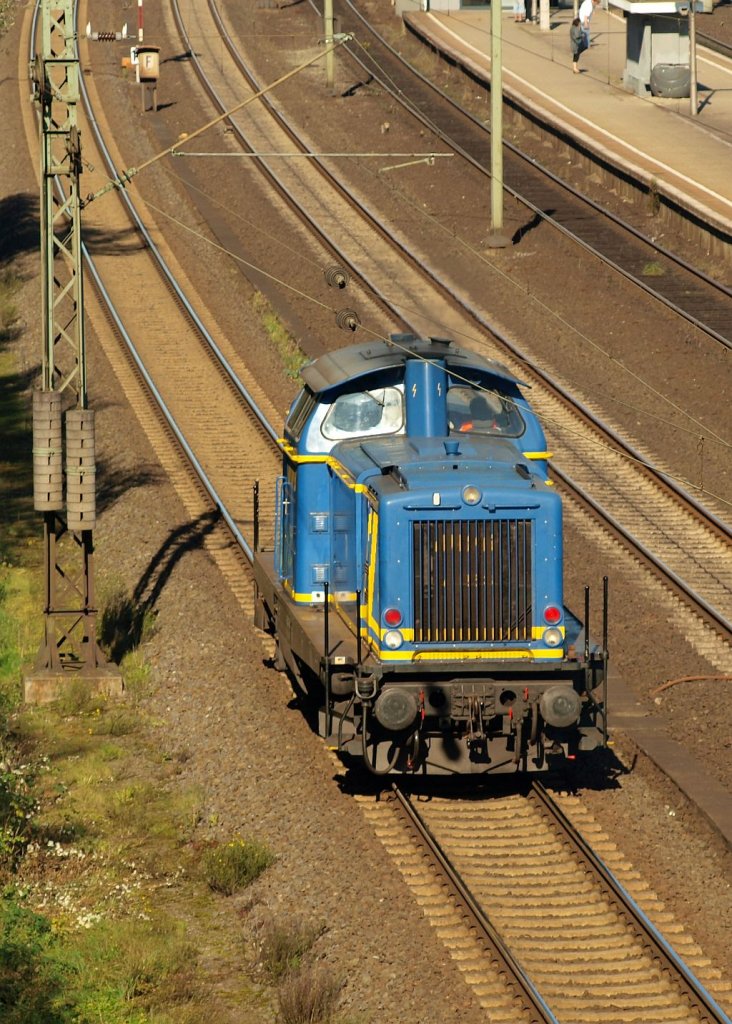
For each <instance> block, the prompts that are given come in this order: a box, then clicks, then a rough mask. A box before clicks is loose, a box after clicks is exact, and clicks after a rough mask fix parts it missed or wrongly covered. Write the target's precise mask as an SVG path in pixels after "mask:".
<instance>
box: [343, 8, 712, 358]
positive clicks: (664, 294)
mask: <svg viewBox="0 0 732 1024" xmlns="http://www.w3.org/2000/svg"><path fill="white" fill-rule="evenodd" d="M334 10H335V12H336V15H337V17H338V18H339V24H340V29H341V31H343V32H353V33H356V35H357V37H358V43H359V45H358V46H355V45H349V47H348V49H349V53H350V55H351V56H352V57H353V59H354V60H356V61H357V62H358V63H359V65H360V66H361V67H362V68H363V69H364V72H365V73H366V74H368V75H373V77H374V78H375V79H376V80H377V81H378V82H379V84H380V85H381V87H382V88H384V89H385V90H387V91H388V92H389V94H390V95H391V96H392V97H393V99H394V100H395V101H398V102H400V103H402V104H403V105H404V106H405V107H406V109H407V110H409V111H410V112H411V113H412V114H414V115H415V116H417V117H419V118H420V120H421V121H422V122H423V124H424V125H425V126H426V127H428V128H429V129H430V130H431V131H433V132H435V134H436V135H438V136H439V138H440V139H441V140H442V141H443V142H445V143H446V144H447V145H449V146H450V147H451V148H452V149H453V150H454V151H455V152H456V153H459V154H460V155H461V156H462V157H463V158H465V159H466V160H469V161H470V162H471V164H473V166H475V167H476V168H478V169H479V170H480V171H481V172H483V173H484V174H485V175H486V176H487V177H489V176H490V169H489V168H490V145H491V143H490V126H486V125H485V124H484V123H482V122H480V121H478V120H477V118H475V117H474V116H473V115H472V114H470V113H469V112H468V111H467V110H465V109H464V108H463V107H461V106H460V105H459V104H458V103H456V102H455V101H454V100H453V99H451V98H450V97H448V96H447V95H446V94H445V93H444V92H442V91H441V90H440V89H439V88H438V87H437V86H436V85H435V84H434V83H432V82H430V81H429V79H427V78H426V77H425V76H424V75H422V74H420V73H419V72H418V71H417V70H416V69H414V68H413V67H411V65H409V64H408V63H406V62H405V61H404V59H403V58H402V57H401V56H400V55H399V54H397V53H396V51H395V50H394V49H393V48H392V47H391V46H390V45H389V44H388V43H387V41H386V40H385V39H384V38H383V36H382V35H380V33H379V32H378V31H377V30H376V29H375V28H374V27H373V26H372V25H371V24H370V23H369V21H368V20H367V18H366V17H365V16H364V15H363V14H362V13H361V12H360V11H359V10H358V6H357V4H354V3H352V2H351V0H335V6H334ZM503 148H504V168H503V174H504V184H505V188H506V190H507V191H508V192H509V193H510V194H511V195H512V196H514V197H515V198H517V199H519V200H521V201H522V202H524V203H525V204H526V205H527V207H528V208H529V209H530V210H531V211H533V212H534V213H535V214H537V215H539V216H541V217H542V219H544V220H546V221H548V222H550V223H552V224H554V225H555V226H556V227H557V228H558V229H559V230H561V231H562V232H564V233H565V234H566V235H568V236H569V237H570V238H572V239H574V240H575V241H576V242H577V243H578V244H579V245H581V246H582V247H583V248H585V249H586V250H587V251H588V252H591V253H593V254H594V255H595V256H596V257H597V258H598V259H600V260H601V261H602V262H603V263H605V264H607V265H608V266H610V267H612V268H613V269H614V270H616V271H617V272H618V273H620V274H622V275H623V276H624V277H625V278H626V279H627V280H628V281H631V282H632V283H633V284H635V285H636V286H637V287H638V288H639V289H641V290H642V291H644V292H646V293H647V294H649V295H652V296H654V297H655V298H657V299H658V300H659V301H661V302H663V303H664V304H665V305H667V306H668V307H669V308H670V309H671V310H673V311H674V312H676V313H677V314H678V315H679V316H682V317H684V318H685V319H687V320H688V321H689V322H690V323H693V324H694V325H695V326H696V327H698V328H699V329H700V330H702V331H704V332H705V333H706V334H707V335H708V336H709V337H710V338H713V339H714V340H715V341H717V342H718V343H719V344H722V345H724V346H725V347H726V348H731V347H732V317H730V309H731V308H732V302H731V300H732V289H731V288H728V287H727V286H726V285H723V284H722V283H720V282H718V281H715V280H714V279H713V278H711V277H710V276H709V275H707V274H705V273H704V272H703V271H701V270H700V269H698V268H697V267H694V266H693V265H692V264H691V263H689V262H688V261H687V260H685V259H683V258H682V257H681V256H680V255H679V254H678V253H674V252H672V251H671V250H670V249H666V248H664V247H663V246H661V245H659V244H658V243H657V242H654V241H651V239H649V238H648V237H647V236H645V235H643V234H642V232H640V231H639V230H638V229H637V228H635V227H633V226H632V225H631V224H630V223H628V222H627V221H624V220H622V219H621V218H620V217H618V216H616V215H615V214H611V213H610V212H609V211H608V210H606V209H604V208H603V207H601V206H600V205H599V204H597V203H595V202H594V201H593V200H591V199H590V198H588V197H587V196H585V195H583V194H582V193H581V192H580V191H579V190H577V189H575V188H572V187H571V186H570V185H568V184H567V183H566V182H564V181H562V180H561V179H560V178H558V177H557V176H556V175H555V174H553V173H552V172H551V171H549V170H548V169H546V168H544V167H541V165H540V164H538V163H537V161H536V160H535V159H533V158H532V157H530V156H528V155H527V154H525V153H524V152H522V150H521V149H520V148H519V147H518V146H516V145H515V144H514V143H512V142H510V141H508V140H504V146H503ZM649 266H652V267H653V268H654V275H655V276H654V277H653V278H652V279H651V278H649V277H648V267H649Z"/></svg>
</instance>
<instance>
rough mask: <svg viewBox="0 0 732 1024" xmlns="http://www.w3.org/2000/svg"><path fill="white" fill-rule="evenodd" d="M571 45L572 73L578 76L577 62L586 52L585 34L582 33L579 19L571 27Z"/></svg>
mask: <svg viewBox="0 0 732 1024" xmlns="http://www.w3.org/2000/svg"><path fill="white" fill-rule="evenodd" d="M569 45H570V46H571V47H572V71H574V73H575V75H578V74H579V68H578V67H577V62H578V60H579V59H580V54H581V53H584V51H585V34H584V32H583V31H582V25H581V24H580V20H579V18H575V19H574V21H573V22H572V24H571V25H570V26H569Z"/></svg>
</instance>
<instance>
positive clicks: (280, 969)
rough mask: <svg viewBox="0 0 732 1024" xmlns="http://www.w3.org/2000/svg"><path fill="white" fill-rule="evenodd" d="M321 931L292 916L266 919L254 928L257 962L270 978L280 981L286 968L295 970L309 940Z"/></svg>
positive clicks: (314, 938) (307, 947)
mask: <svg viewBox="0 0 732 1024" xmlns="http://www.w3.org/2000/svg"><path fill="white" fill-rule="evenodd" d="M324 932H325V926H324V925H321V926H319V927H316V926H314V925H311V924H308V923H307V922H306V921H302V920H300V919H299V918H296V917H293V918H288V919H286V920H285V919H274V918H269V919H267V920H265V921H264V922H263V923H262V924H261V925H260V926H259V928H258V929H257V944H258V950H259V952H258V956H257V961H258V963H259V965H260V966H261V967H262V968H263V970H264V971H265V973H266V974H267V976H268V977H269V978H270V979H271V980H272V981H280V980H281V979H282V978H283V977H284V976H285V975H286V974H288V973H289V972H290V971H295V970H298V969H299V968H300V967H301V965H302V959H303V957H304V955H305V954H306V953H307V952H308V950H309V949H310V948H311V947H312V945H313V943H314V942H315V941H316V940H317V939H318V938H319V937H320V936H321V935H323V933H324Z"/></svg>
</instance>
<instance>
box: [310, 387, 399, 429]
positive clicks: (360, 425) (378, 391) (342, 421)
mask: <svg viewBox="0 0 732 1024" xmlns="http://www.w3.org/2000/svg"><path fill="white" fill-rule="evenodd" d="M403 426H404V404H403V400H402V393H401V391H399V389H398V388H375V389H374V390H373V391H357V392H356V393H355V394H350V395H339V397H338V398H336V400H335V402H333V405H332V406H331V407H330V409H329V410H328V412H327V413H326V415H325V418H324V419H323V425H322V427H321V430H322V433H323V436H324V437H327V438H328V440H330V441H341V440H343V439H344V438H348V437H368V436H370V435H373V434H396V433H398V432H399V431H400V430H401V429H402V427H403Z"/></svg>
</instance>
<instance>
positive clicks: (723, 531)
mask: <svg viewBox="0 0 732 1024" xmlns="http://www.w3.org/2000/svg"><path fill="white" fill-rule="evenodd" d="M173 3H174V7H176V8H177V0H173ZM209 8H210V9H211V12H212V15H213V16H214V19H215V21H216V23H217V26H219V28H220V30H221V31H222V32H223V38H224V42H225V43H226V46H227V49H228V50H229V52H230V54H231V56H232V58H233V59H234V61H235V63H236V64H237V66H238V67H239V69H240V71H241V73H242V74H244V75H245V77H246V78H247V80H248V82H249V83H250V85H252V87H253V88H255V89H257V90H259V89H260V88H261V86H260V84H259V83H258V82H257V81H256V80H255V79H254V77H253V76H252V75H251V73H250V72H249V71H248V70H247V69H246V68H245V67H244V65H243V62H242V59H241V56H240V55H239V53H238V50H237V49H236V46H235V44H234V42H233V40H232V39H231V37H230V35H229V33H228V31H226V29H225V26H224V25H223V22H222V21H221V18H220V16H219V14H218V11H217V9H216V4H215V0H209ZM185 38H186V39H187V38H188V37H187V36H186V37H185ZM195 66H196V70H197V71H198V74H199V76H201V77H202V78H204V79H205V78H206V75H205V72H204V71H203V68H202V67H201V66H200V64H199V63H198V62H196V65H195ZM207 92H208V93H209V95H211V96H214V95H215V90H213V89H212V88H208V89H207ZM262 99H263V102H264V103H265V105H266V107H267V108H268V110H269V111H270V112H271V114H272V116H273V117H274V118H275V119H276V120H277V121H278V123H280V124H281V125H282V127H283V128H284V130H285V131H286V132H287V133H288V136H289V137H290V138H291V139H292V140H293V141H294V142H296V143H297V144H298V145H299V146H300V148H301V149H303V150H304V149H305V146H304V144H303V143H302V142H301V141H300V139H299V136H298V133H297V131H296V129H295V128H294V127H293V126H292V125H291V124H290V123H289V122H288V121H287V119H286V118H285V117H284V115H283V114H282V112H281V111H279V110H276V109H275V108H274V106H273V104H272V103H271V102H270V100H269V97H267V96H264V97H263V98H262ZM217 102H218V103H219V104H221V101H220V100H218V101H217ZM236 134H237V137H240V136H241V133H240V132H239V131H238V129H236ZM243 144H244V145H245V146H247V148H248V149H249V147H248V144H247V143H246V140H243ZM249 151H250V152H251V150H250V149H249ZM313 162H314V164H315V165H316V166H318V168H319V170H320V171H321V173H323V174H324V175H325V176H326V177H327V178H328V180H329V181H330V183H331V184H332V185H333V187H335V188H337V189H338V190H339V191H340V192H341V194H343V195H345V196H346V197H347V198H348V200H349V202H351V203H353V204H354V205H356V206H357V208H359V209H360V210H361V211H362V213H363V214H364V216H366V217H367V218H368V219H369V220H371V222H372V223H373V224H374V226H375V227H376V228H377V230H379V232H380V233H381V234H382V236H384V235H385V230H384V226H383V224H382V223H381V222H380V221H379V220H378V217H377V215H376V214H375V213H374V212H373V211H371V210H369V209H368V208H367V207H365V206H364V205H363V204H362V203H361V202H360V200H358V199H356V198H355V197H354V196H352V195H351V194H350V193H349V192H348V190H347V188H346V186H345V185H344V183H343V182H341V181H338V180H335V179H333V177H332V176H331V175H330V174H329V172H328V170H327V167H325V165H324V164H323V163H322V161H320V160H317V159H315V160H314V161H313ZM274 181H275V184H276V185H277V187H278V188H279V189H280V190H282V185H281V183H280V182H278V181H277V180H276V179H274ZM288 200H289V202H290V203H296V200H295V198H294V197H292V196H288ZM386 237H387V238H389V239H390V240H391V241H392V242H393V244H395V245H396V246H397V248H398V249H399V250H400V251H401V252H402V253H403V255H404V256H405V257H406V258H408V259H410V260H412V261H413V257H412V256H411V254H410V253H409V251H408V249H407V248H406V247H405V246H404V245H402V244H401V243H400V242H399V240H398V239H394V238H392V236H390V235H388V234H386ZM418 266H419V267H420V269H421V270H422V271H423V272H424V273H426V274H427V276H428V277H429V278H430V280H432V281H433V283H434V284H436V285H437V286H438V287H439V288H440V289H441V290H442V291H443V292H444V293H445V294H446V295H448V296H449V297H450V299H451V300H452V301H454V302H456V303H457V304H458V305H459V307H460V308H461V309H462V310H463V311H465V312H466V313H467V314H469V315H470V316H471V317H472V318H473V319H474V320H475V321H476V322H477V323H479V324H480V326H481V327H483V328H484V329H485V330H487V331H488V332H489V333H490V334H492V335H493V337H495V338H496V339H497V340H498V341H500V342H501V344H503V345H504V346H505V348H506V349H507V350H508V351H509V352H511V354H512V355H513V356H514V357H515V358H516V359H517V360H519V361H520V362H521V363H522V365H523V366H524V367H525V368H526V369H527V370H528V371H529V372H530V373H532V374H533V375H534V376H535V377H536V378H537V379H538V380H540V381H541V382H542V383H543V384H544V385H545V386H547V387H548V388H550V389H551V390H552V391H553V392H554V393H555V394H557V395H559V396H560V397H561V398H562V399H563V400H564V402H566V403H567V404H568V405H569V406H570V407H571V408H572V409H574V410H575V411H576V412H578V413H579V415H580V416H581V417H582V418H583V419H584V420H585V421H586V422H587V423H589V424H590V425H591V426H592V427H594V428H595V429H598V430H600V431H601V432H602V433H603V434H604V435H605V437H607V438H609V439H610V440H611V441H612V442H613V444H615V445H616V446H617V447H618V448H619V449H620V450H621V452H624V453H625V454H627V455H628V456H629V457H630V458H631V459H632V460H633V461H634V462H636V463H637V464H638V465H639V466H640V467H641V468H642V469H644V470H645V471H646V472H648V473H649V474H650V475H651V476H653V477H654V479H655V480H656V482H657V483H658V485H659V486H661V487H663V488H665V489H666V490H668V491H670V492H671V493H672V494H673V495H674V496H675V497H676V498H677V499H679V500H680V501H681V502H682V503H684V504H686V505H688V506H689V507H690V508H692V509H693V510H694V512H695V513H696V514H697V515H698V516H699V517H700V519H702V520H703V521H704V522H706V523H707V524H708V526H709V527H710V528H711V529H713V530H716V532H717V533H718V534H720V535H721V536H723V537H725V538H726V539H732V528H731V527H730V526H728V525H727V524H726V523H725V522H724V521H723V520H721V519H719V518H718V517H717V516H715V515H714V514H713V513H712V512H711V511H710V510H708V509H706V508H705V507H704V506H703V505H701V503H699V502H698V501H697V500H696V499H695V498H694V497H693V495H691V494H689V493H688V492H687V491H685V490H684V488H682V487H681V486H680V485H678V484H677V483H676V482H675V481H673V480H672V479H670V478H669V477H668V476H667V474H665V473H664V472H663V471H662V470H660V469H658V468H657V467H655V466H653V465H652V464H651V463H649V462H648V461H647V460H646V459H645V457H644V456H643V455H642V454H641V453H640V452H638V451H637V450H636V449H635V448H634V447H633V446H632V445H630V444H629V443H628V442H627V441H626V440H624V439H623V438H622V437H621V436H620V435H619V434H618V433H617V432H616V431H615V430H614V429H613V428H611V427H609V426H608V425H606V424H605V423H604V422H603V421H602V420H600V419H599V417H597V416H596V415H595V414H594V413H593V412H592V411H591V410H590V409H589V408H588V407H587V406H586V405H585V404H584V403H582V402H581V401H579V400H578V399H577V398H575V397H574V396H573V395H571V394H570V393H569V392H568V391H567V390H566V389H565V388H564V387H563V386H562V385H561V384H560V383H559V382H558V381H556V380H555V379H554V378H552V377H551V375H550V374H548V373H547V372H546V371H545V370H543V369H542V368H541V367H539V366H538V365H536V364H535V363H534V362H533V361H532V360H531V359H530V358H529V357H528V356H527V355H526V354H525V353H524V352H522V351H521V350H520V349H519V348H518V346H516V345H515V343H513V342H512V341H511V340H510V339H509V338H508V337H506V336H505V335H504V334H503V333H502V332H501V331H500V330H498V329H497V328H496V327H495V326H494V325H493V324H492V323H491V322H490V321H489V320H487V319H486V318H485V317H483V315H482V314H481V313H480V312H478V311H477V310H475V309H474V308H472V307H471V306H469V305H468V304H467V303H466V302H465V301H464V300H463V299H462V298H461V296H459V295H458V294H457V293H456V292H455V291H454V290H453V289H452V288H451V287H450V286H449V285H448V284H447V283H446V282H445V281H444V280H442V279H441V278H440V276H439V275H438V274H437V273H436V271H434V269H432V268H429V267H425V266H424V265H423V264H418ZM370 287H373V286H370ZM380 299H381V302H382V303H383V304H386V305H387V306H388V305H389V301H388V299H386V298H385V297H384V296H382V295H380ZM394 315H395V316H397V317H398V316H399V314H398V313H397V311H396V310H394ZM552 470H553V472H554V471H556V467H552ZM556 472H557V475H558V476H560V477H561V479H562V481H563V483H564V485H565V486H566V487H568V488H569V489H570V490H571V491H573V492H574V493H575V494H576V495H577V496H578V497H579V499H580V501H582V502H584V504H585V505H587V506H588V507H590V508H592V509H593V510H594V511H595V513H596V514H598V515H599V516H600V518H601V519H602V520H603V521H604V522H606V523H608V524H609V526H610V528H611V529H613V530H614V531H615V532H616V533H617V534H618V535H619V536H620V537H622V538H623V539H624V540H625V541H626V543H628V544H629V545H630V547H631V549H632V550H634V551H636V552H637V553H639V554H640V556H641V557H642V558H644V559H645V560H646V561H647V562H650V564H652V565H653V567H654V568H655V569H656V570H657V571H659V572H660V573H661V574H662V576H663V577H665V579H666V580H667V581H668V582H669V584H670V585H671V586H672V587H673V588H674V589H675V590H677V591H679V592H680V593H681V594H683V595H684V597H685V599H686V600H687V601H688V602H689V603H690V604H691V605H693V606H696V608H697V610H698V614H700V616H701V617H702V618H705V619H706V620H711V621H712V622H713V623H714V625H715V626H716V628H717V629H718V630H720V631H721V632H722V633H723V634H725V636H726V637H728V636H729V635H730V634H732V623H730V622H729V621H728V620H727V619H726V618H725V616H724V615H722V614H721V613H720V612H718V611H717V610H716V609H715V608H714V607H713V606H711V605H709V603H708V602H706V601H705V599H704V598H703V597H702V596H701V595H699V594H697V593H696V592H695V591H694V590H693V589H692V588H691V587H690V586H689V585H688V584H686V583H685V582H684V581H683V580H682V579H681V578H680V577H678V576H677V575H676V574H675V573H674V572H673V570H672V569H671V568H670V567H668V566H666V565H665V564H664V563H663V562H662V561H661V560H660V559H658V558H656V557H655V556H654V555H653V554H652V552H650V551H649V550H648V548H647V547H645V546H644V545H643V543H642V542H640V541H638V540H637V539H636V538H635V537H633V536H632V535H631V534H630V533H629V531H627V530H625V529H624V528H623V527H622V526H621V525H620V524H618V523H617V521H616V520H615V519H614V518H613V517H612V515H610V514H609V513H608V512H606V510H604V509H603V508H602V507H601V506H600V505H599V504H598V503H597V502H596V501H595V500H594V499H593V498H592V497H591V495H590V494H589V493H588V492H587V491H586V490H585V489H584V488H583V487H581V486H580V485H579V484H577V483H576V482H575V481H573V480H571V479H570V478H569V477H568V476H567V475H566V474H564V473H561V471H556Z"/></svg>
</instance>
